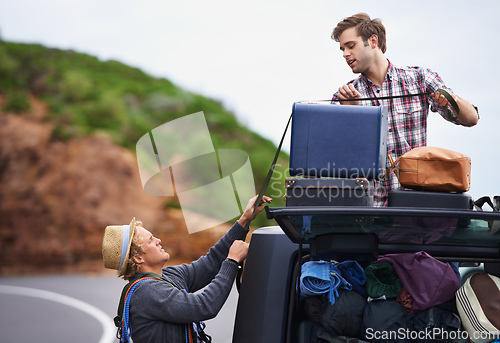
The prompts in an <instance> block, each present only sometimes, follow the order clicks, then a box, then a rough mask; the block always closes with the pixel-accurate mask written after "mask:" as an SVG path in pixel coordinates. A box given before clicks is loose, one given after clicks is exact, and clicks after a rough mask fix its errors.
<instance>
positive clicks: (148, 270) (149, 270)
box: [139, 266, 163, 276]
mask: <svg viewBox="0 0 500 343" xmlns="http://www.w3.org/2000/svg"><path fill="white" fill-rule="evenodd" d="M162 268H163V267H162V266H160V267H156V268H152V267H145V266H143V267H142V268H141V269H140V271H139V272H140V273H155V274H158V275H160V276H161V274H162V273H161V271H162Z"/></svg>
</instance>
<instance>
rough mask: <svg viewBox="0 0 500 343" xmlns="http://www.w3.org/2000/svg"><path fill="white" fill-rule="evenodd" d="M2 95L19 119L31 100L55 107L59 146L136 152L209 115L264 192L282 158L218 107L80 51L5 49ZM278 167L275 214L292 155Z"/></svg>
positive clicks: (222, 143)
mask: <svg viewBox="0 0 500 343" xmlns="http://www.w3.org/2000/svg"><path fill="white" fill-rule="evenodd" d="M0 94H1V95H2V96H3V97H4V99H5V101H4V105H3V110H4V111H9V112H14V113H20V114H22V113H26V112H27V111H28V109H29V96H35V97H37V98H39V99H41V100H42V101H43V102H45V103H46V104H47V105H48V106H49V115H48V116H47V117H46V118H45V120H47V121H51V122H52V123H54V124H55V129H54V132H53V137H52V139H54V140H60V141H67V140H70V139H78V138H80V137H84V136H87V135H92V134H95V133H97V132H99V133H101V134H102V133H104V134H106V135H108V136H110V137H111V138H112V140H113V141H114V142H115V143H116V144H119V145H121V146H124V147H126V148H128V149H130V150H132V151H135V144H136V142H137V140H138V139H139V138H140V137H142V136H143V135H144V134H146V133H147V132H148V131H150V130H151V129H153V128H155V127H157V126H159V125H161V124H164V123H166V122H169V121H171V120H173V119H176V118H179V117H182V116H184V115H188V114H192V113H196V112H199V111H203V112H204V113H205V116H206V120H207V122H208V126H209V130H210V133H211V136H212V140H213V143H214V146H215V148H216V149H221V148H233V149H241V150H243V151H245V152H247V153H248V154H249V156H250V161H251V164H252V168H253V171H254V177H255V181H256V187H257V191H258V189H259V187H260V185H261V184H262V182H263V180H264V178H265V176H266V174H267V171H268V169H269V167H270V163H271V162H272V159H273V156H274V153H275V151H276V147H275V145H274V144H273V143H272V142H271V141H269V140H267V139H264V138H262V137H261V136H259V135H258V134H256V133H254V132H252V131H250V130H249V129H247V128H246V127H245V126H243V125H242V124H240V123H239V122H238V120H237V119H236V117H235V116H234V114H233V113H231V112H229V111H228V110H226V109H225V108H224V107H223V106H222V105H221V104H220V103H219V102H217V101H215V100H213V99H209V98H206V97H204V96H201V95H198V94H195V93H192V92H189V91H187V90H184V89H181V88H179V87H178V86H176V85H174V84H173V83H171V82H170V81H169V80H167V79H164V78H157V77H153V76H151V75H148V74H146V73H144V72H143V71H141V70H139V69H137V68H133V67H130V66H127V65H125V64H123V63H120V62H118V61H113V60H111V61H101V60H99V59H98V58H96V57H93V56H89V55H86V54H83V53H78V52H75V51H67V50H59V49H52V48H47V47H44V46H42V45H38V44H20V43H11V42H0ZM279 165H280V166H279V167H277V170H276V172H275V177H274V178H273V179H276V180H274V181H273V182H274V184H271V185H270V186H269V189H271V190H273V191H272V192H274V193H275V194H270V195H274V197H275V202H273V206H281V205H282V203H283V202H282V199H280V198H281V197H280V196H279V197H277V195H279V194H278V193H279V192H277V191H276V190H280V189H283V185H284V175H285V170H286V167H287V166H288V156H286V154H282V156H281V159H280V161H279ZM268 194H269V192H268ZM262 217H264V216H262ZM262 219H263V218H262ZM262 219H261V220H262ZM256 224H257V223H256Z"/></svg>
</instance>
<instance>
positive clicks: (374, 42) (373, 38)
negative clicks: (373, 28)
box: [368, 35, 378, 49]
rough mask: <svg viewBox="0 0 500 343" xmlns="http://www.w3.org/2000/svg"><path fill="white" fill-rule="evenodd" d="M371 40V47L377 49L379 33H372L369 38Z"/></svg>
mask: <svg viewBox="0 0 500 343" xmlns="http://www.w3.org/2000/svg"><path fill="white" fill-rule="evenodd" d="M368 41H369V42H370V47H371V48H372V49H375V48H376V47H377V46H378V36H377V35H371V37H370V38H369V39H368Z"/></svg>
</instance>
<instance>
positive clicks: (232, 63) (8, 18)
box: [0, 0, 500, 198]
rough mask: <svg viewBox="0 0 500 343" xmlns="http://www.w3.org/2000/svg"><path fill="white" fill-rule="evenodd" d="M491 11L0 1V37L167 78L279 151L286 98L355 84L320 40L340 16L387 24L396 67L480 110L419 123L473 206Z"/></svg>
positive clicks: (494, 52) (485, 110)
mask: <svg viewBox="0 0 500 343" xmlns="http://www.w3.org/2000/svg"><path fill="white" fill-rule="evenodd" d="M396 4H397V6H395V5H396ZM499 4H500V3H499V2H496V1H493V0H490V1H476V2H472V1H460V0H458V1H457V0H454V1H452V0H444V1H428V0H424V1H419V2H418V4H415V2H410V1H397V2H396V1H388V0H380V1H364V0H362V1H351V2H344V1H342V2H341V1H337V0H312V1H308V2H306V1H298V0H288V1H285V0H267V1H261V0H255V1H251V2H250V1H241V0H212V1H201V0H191V1H185V2H179V1H171V0H163V1H155V0H142V1H140V2H139V1H130V0H121V1H117V0H104V1H102V0H45V1H36V0H16V1H8V0H0V33H1V36H2V37H3V39H5V40H8V41H17V42H30V43H41V44H44V45H46V46H49V47H57V48H62V49H74V50H76V51H79V52H84V53H88V54H91V55H95V56H97V57H99V58H101V59H103V60H107V59H116V60H119V61H121V62H123V63H126V64H129V65H132V66H135V67H138V68H141V69H143V70H144V71H146V72H148V73H149V74H152V75H154V76H157V77H166V78H168V79H170V80H171V81H173V82H174V83H176V84H177V85H179V86H181V87H183V88H185V89H187V90H189V91H193V92H198V93H202V94H204V95H206V96H209V97H212V98H215V99H218V100H220V101H221V102H223V103H224V104H225V106H226V107H227V108H228V109H230V110H232V111H234V112H235V114H236V115H237V117H238V118H239V120H240V121H241V122H242V123H244V124H247V125H249V126H250V127H251V128H252V129H253V130H255V131H257V132H259V133H260V134H261V135H263V136H265V137H267V138H269V139H271V140H273V141H274V142H276V143H277V142H278V141H279V139H280V137H281V134H282V131H283V129H284V126H285V124H286V120H287V118H288V115H289V114H290V111H291V108H292V104H293V102H295V101H298V100H304V99H325V98H329V97H330V96H331V94H332V93H333V92H334V91H335V90H336V89H337V88H338V87H339V86H341V85H342V84H344V83H345V82H347V81H349V80H351V79H352V78H354V77H355V75H353V74H352V73H351V71H350V69H349V68H348V66H347V65H346V63H345V61H344V60H343V58H342V55H341V52H340V50H339V46H338V43H336V42H334V41H333V40H331V38H330V34H331V32H332V30H333V28H334V27H335V25H336V24H337V23H338V22H339V21H341V20H342V19H343V18H344V17H347V16H349V15H352V14H354V13H357V12H366V13H368V14H369V15H370V16H371V17H376V18H380V19H381V20H382V22H383V23H384V25H385V26H386V29H387V45H388V49H387V52H386V56H387V57H388V58H389V59H390V60H391V61H392V62H393V63H394V64H396V65H419V66H423V67H429V68H431V69H433V70H435V71H437V72H438V73H439V74H440V76H441V77H442V78H443V79H444V81H445V82H446V84H447V85H448V86H449V87H451V88H452V89H453V90H454V91H455V93H457V94H458V95H460V96H461V97H463V98H465V99H467V100H469V101H471V102H472V103H474V104H475V105H476V106H478V107H479V110H480V114H481V120H480V122H479V124H478V125H477V126H476V127H474V128H464V127H456V126H454V125H453V124H450V123H447V122H445V121H444V120H443V119H442V118H440V117H439V116H438V115H437V114H434V113H431V114H430V117H429V124H428V134H429V136H428V145H433V146H440V147H443V148H448V149H451V150H456V151H460V152H463V153H465V154H467V155H469V156H470V157H471V159H472V188H471V191H470V192H469V193H470V194H471V195H472V196H473V197H474V198H478V197H480V196H482V195H494V194H500V185H498V178H499V177H498V171H499V170H500V153H499V152H498V150H499V149H498V145H499V144H498V139H499V138H498V130H499V128H500V119H499V115H498V109H497V107H498V105H497V95H496V92H497V86H496V80H499V79H500V77H499V76H500V75H499V74H500V72H499V70H498V67H497V65H496V62H497V60H498V56H499V53H500V51H499V47H498V42H497V39H496V35H497V34H498V32H500V21H499V20H498V18H497V13H498V12H499V11H498V10H499V9H500V5H499ZM285 145H287V146H285V149H288V142H287V143H286V144H285ZM270 162H271V161H270Z"/></svg>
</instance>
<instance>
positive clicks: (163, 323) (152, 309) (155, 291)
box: [130, 222, 246, 343]
mask: <svg viewBox="0 0 500 343" xmlns="http://www.w3.org/2000/svg"><path fill="white" fill-rule="evenodd" d="M245 231H246V230H245V228H243V227H242V226H241V225H239V223H238V222H236V223H235V224H234V225H233V227H232V228H231V229H230V230H229V231H228V232H227V233H226V234H225V235H224V236H223V237H222V238H221V239H220V240H219V241H218V242H217V243H216V244H215V245H214V246H213V247H212V248H210V250H209V252H208V254H207V255H205V256H202V257H200V258H199V259H198V260H196V261H194V262H192V263H191V264H182V265H179V266H172V267H166V268H163V270H162V275H161V276H162V277H163V278H164V279H165V280H166V281H162V280H156V279H155V280H146V281H144V282H141V283H139V284H138V285H137V287H136V289H135V290H134V292H133V293H132V297H131V300H130V324H131V331H132V340H133V341H134V343H145V342H158V343H159V342H161V343H184V342H186V328H187V326H188V325H191V324H192V323H193V322H199V321H203V320H208V319H211V318H214V317H215V316H216V315H217V313H218V312H219V311H220V309H221V308H222V305H224V303H225V301H226V299H227V297H228V295H229V293H230V291H231V288H232V284H233V281H234V279H235V276H236V273H237V271H238V266H237V265H236V264H235V263H233V262H230V261H226V260H225V259H226V257H227V254H228V252H229V248H230V247H231V245H232V243H233V242H234V241H235V240H238V239H241V238H242V237H243V235H244V233H245ZM204 287H205V288H204ZM202 288H204V289H203V290H202V291H200V292H197V291H198V290H200V289H202ZM194 292H196V293H194ZM195 342H196V340H195Z"/></svg>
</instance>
